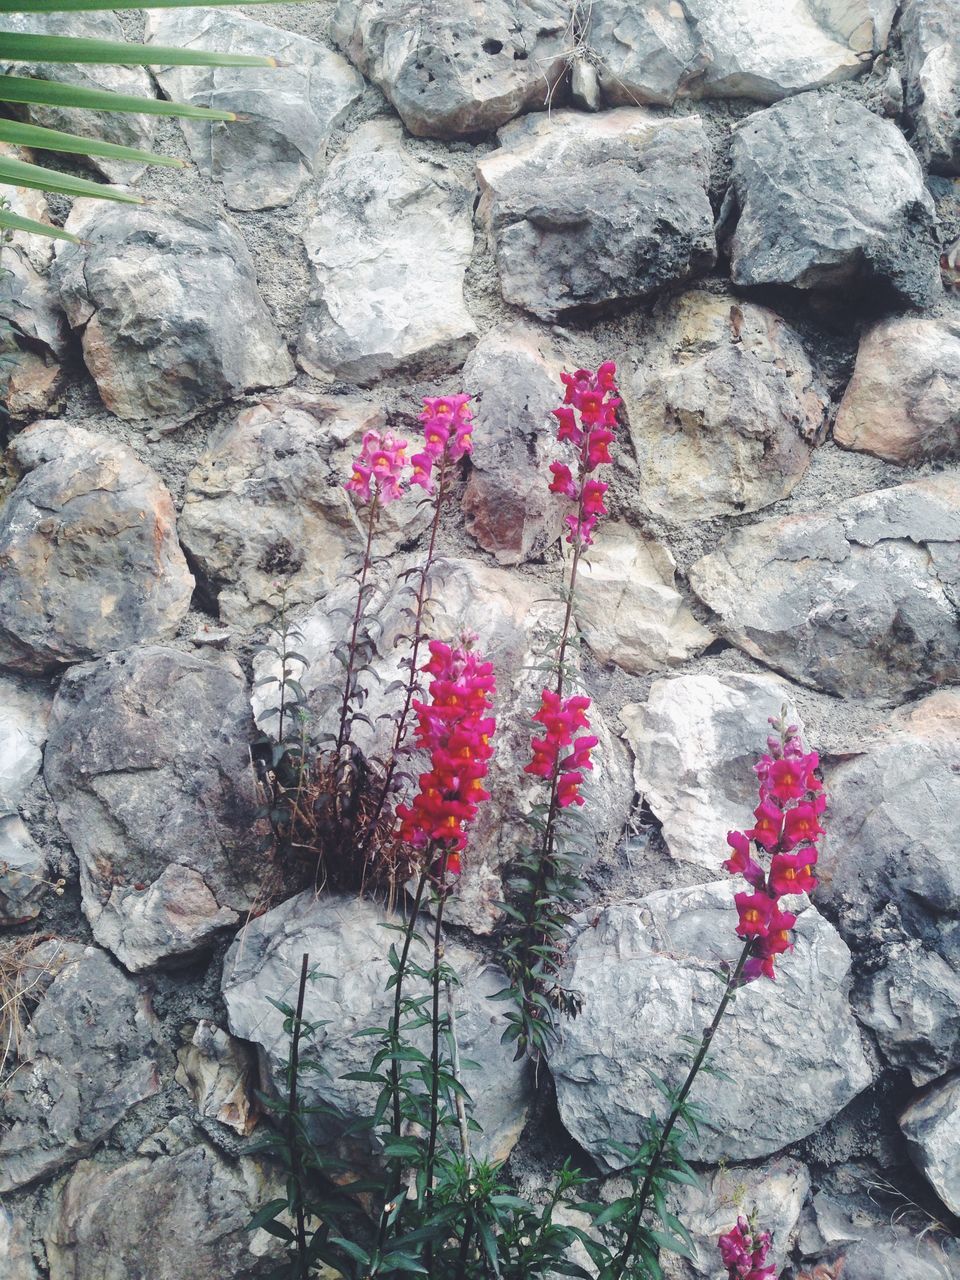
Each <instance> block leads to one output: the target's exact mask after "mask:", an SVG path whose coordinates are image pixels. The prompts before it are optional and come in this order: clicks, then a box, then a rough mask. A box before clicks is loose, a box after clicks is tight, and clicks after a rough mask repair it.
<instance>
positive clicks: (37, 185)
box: [0, 156, 143, 204]
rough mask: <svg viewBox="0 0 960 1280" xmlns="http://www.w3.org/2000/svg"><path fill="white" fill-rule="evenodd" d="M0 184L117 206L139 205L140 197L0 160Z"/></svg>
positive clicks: (95, 183) (60, 174)
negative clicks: (91, 198)
mask: <svg viewBox="0 0 960 1280" xmlns="http://www.w3.org/2000/svg"><path fill="white" fill-rule="evenodd" d="M0 183H5V184H6V185H7V186H13V187H31V188H32V189H33V190H34V191H59V192H60V193H61V195H65V196H94V197H99V198H100V199H103V200H118V201H119V202H120V203H121V204H143V197H142V196H134V195H128V194H127V193H126V192H124V191H115V190H113V188H111V187H105V186H103V185H102V184H101V183H99V182H89V181H88V180H87V179H86V178H74V177H71V176H70V174H68V173H58V172H57V171H56V169H44V168H42V167H41V166H40V165H38V164H27V163H26V161H24V160H11V159H9V158H8V157H7V156H0Z"/></svg>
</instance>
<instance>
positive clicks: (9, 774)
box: [0, 676, 53, 813]
mask: <svg viewBox="0 0 960 1280" xmlns="http://www.w3.org/2000/svg"><path fill="white" fill-rule="evenodd" d="M52 700H53V695H52V694H51V693H49V692H48V691H47V690H46V689H45V688H44V687H43V686H42V685H39V684H32V683H28V682H27V681H26V680H18V679H16V678H15V677H10V676H0V813H12V812H13V811H14V810H15V809H16V807H17V805H19V803H20V801H21V800H22V799H23V797H24V795H25V793H26V791H27V789H28V787H29V786H30V784H31V783H32V782H33V780H34V778H35V777H36V776H37V774H38V773H39V772H40V765H41V763H42V760H43V754H42V752H43V744H44V742H45V741H46V738H47V721H48V719H49V717H50V704H51V702H52Z"/></svg>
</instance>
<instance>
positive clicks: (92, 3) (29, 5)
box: [0, 0, 277, 13]
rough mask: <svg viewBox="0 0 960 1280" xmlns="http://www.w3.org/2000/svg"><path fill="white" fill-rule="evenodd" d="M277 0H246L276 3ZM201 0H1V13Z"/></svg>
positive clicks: (228, 0) (206, 2)
mask: <svg viewBox="0 0 960 1280" xmlns="http://www.w3.org/2000/svg"><path fill="white" fill-rule="evenodd" d="M276 2H277V0H245V3H247V4H276ZM198 3H199V0H0V13H89V12H92V11H93V10H95V9H110V10H117V11H119V10H121V9H195V8H196V7H197V5H198ZM228 4H229V5H232V4H236V0H203V8H205V9H213V8H214V7H215V6H217V5H228Z"/></svg>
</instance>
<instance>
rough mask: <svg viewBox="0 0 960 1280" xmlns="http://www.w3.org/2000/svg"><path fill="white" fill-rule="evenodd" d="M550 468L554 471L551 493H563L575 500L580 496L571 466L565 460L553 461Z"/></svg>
mask: <svg viewBox="0 0 960 1280" xmlns="http://www.w3.org/2000/svg"><path fill="white" fill-rule="evenodd" d="M550 470H551V472H552V473H553V479H552V480H551V482H550V492H551V493H561V494H563V496H564V497H566V498H572V499H573V500H574V502H576V500H577V499H578V498H579V497H580V494H579V492H578V490H577V486H576V485H575V484H574V483H573V476H572V475H571V473H570V468H569V467H568V466H567V465H566V464H565V463H563V462H551V463H550Z"/></svg>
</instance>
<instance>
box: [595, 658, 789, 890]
mask: <svg viewBox="0 0 960 1280" xmlns="http://www.w3.org/2000/svg"><path fill="white" fill-rule="evenodd" d="M784 704H785V705H786V707H787V715H788V718H789V719H790V721H791V723H794V724H797V723H801V725H802V722H801V721H800V718H799V716H798V713H797V710H796V706H795V705H794V700H793V691H792V690H791V688H790V686H789V685H788V684H787V683H786V681H784V680H779V679H777V677H776V676H768V675H741V674H740V673H738V672H728V673H725V674H724V675H722V676H719V677H718V676H712V675H707V674H705V673H703V674H700V673H695V674H692V675H682V676H674V677H671V678H669V679H665V680H656V681H655V682H654V683H653V685H652V686H651V688H650V695H649V697H648V698H647V701H646V702H644V703H629V704H628V705H627V706H625V707H624V708H623V710H622V711H621V713H620V718H621V720H622V721H623V723H624V725H625V726H626V735H625V736H626V739H627V742H628V743H629V745H630V749H631V751H632V752H633V760H634V764H633V776H634V782H635V784H636V788H637V791H638V792H639V793H640V795H641V796H642V797H643V799H644V800H645V801H646V803H647V804H648V805H649V807H650V809H651V810H652V812H653V814H654V816H655V817H657V818H658V819H659V821H660V822H661V823H662V826H663V838H664V840H665V842H666V845H667V849H668V851H669V853H670V856H671V857H672V858H677V859H678V860H680V861H682V862H690V863H693V864H694V865H695V866H698V867H702V868H704V870H707V871H710V872H712V873H716V872H719V871H720V868H721V863H722V862H723V861H724V859H726V858H728V857H729V856H730V850H729V848H728V846H727V842H726V835H727V832H728V831H732V830H737V831H744V830H746V828H747V827H748V826H752V825H753V810H754V809H755V808H756V805H757V777H756V774H755V773H754V772H753V766H754V764H756V762H757V759H758V758H759V756H760V755H761V754H762V752H763V751H764V750H765V748H766V740H767V735H768V734H769V732H770V727H769V725H768V723H767V720H768V717H770V716H777V715H779V714H780V709H781V707H782V706H784Z"/></svg>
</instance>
